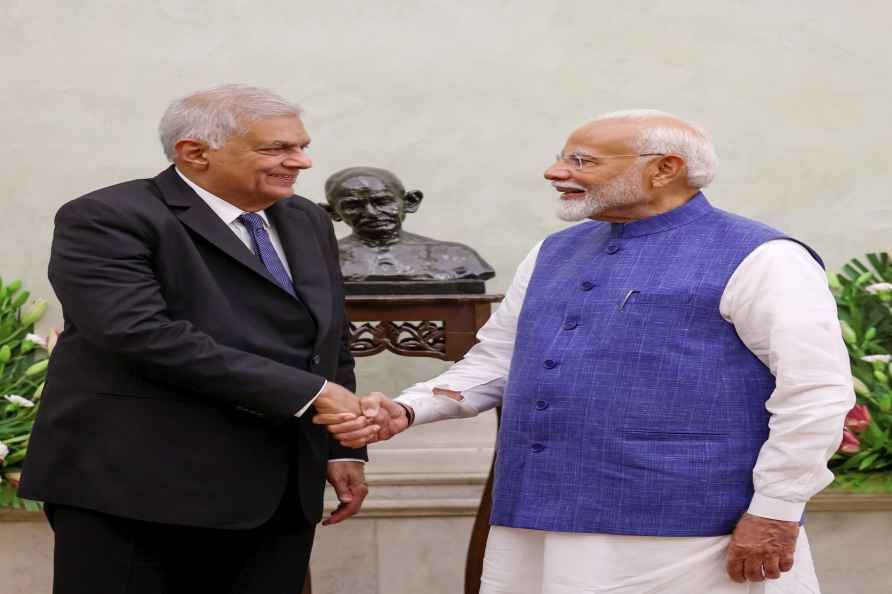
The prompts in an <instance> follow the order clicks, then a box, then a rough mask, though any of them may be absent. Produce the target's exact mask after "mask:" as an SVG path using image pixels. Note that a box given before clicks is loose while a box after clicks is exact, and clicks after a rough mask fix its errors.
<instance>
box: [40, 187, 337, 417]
mask: <svg viewBox="0 0 892 594" xmlns="http://www.w3.org/2000/svg"><path fill="white" fill-rule="evenodd" d="M159 240H160V238H159V235H158V232H157V229H156V228H155V227H154V226H153V225H152V224H150V223H149V222H147V221H145V220H144V219H142V218H141V217H140V216H137V215H136V214H135V213H133V212H125V211H124V209H119V208H115V207H113V206H112V205H109V204H107V203H105V202H102V201H99V200H95V199H91V198H80V199H78V200H75V201H72V202H70V203H68V204H67V205H65V206H63V207H62V208H61V209H60V210H59V212H58V214H57V215H56V227H55V232H54V235H53V247H52V252H51V256H50V267H49V277H50V282H51V283H52V285H53V289H54V290H55V292H56V295H57V296H58V298H59V300H60V301H61V303H62V307H63V309H64V311H65V316H66V318H67V319H68V320H69V321H70V323H71V324H72V325H73V326H74V327H75V328H76V331H77V332H78V333H80V334H81V335H83V336H84V338H85V339H86V340H88V341H89V342H92V343H93V344H95V345H96V346H98V347H99V348H102V349H104V350H107V351H109V352H112V353H115V355H117V356H120V357H124V358H125V359H126V360H127V361H128V363H129V364H130V365H132V366H133V368H134V371H135V372H138V373H141V374H144V375H150V376H151V377H153V378H154V379H156V381H158V382H159V383H164V384H168V385H171V386H172V387H175V388H177V389H178V390H181V391H183V392H184V393H192V394H196V395H199V396H202V397H205V398H207V399H209V400H213V401H218V402H220V403H222V404H228V405H231V406H234V407H237V408H242V409H247V410H249V411H251V412H254V413H257V414H259V415H262V416H263V417H266V418H267V419H268V420H270V421H272V422H284V421H286V420H287V419H290V418H291V417H292V416H293V415H294V413H295V412H297V411H298V410H300V409H301V408H302V407H303V406H304V405H306V404H307V403H308V402H309V401H310V400H311V399H312V398H313V396H314V395H315V394H316V393H317V392H318V391H319V388H320V387H321V386H322V384H323V382H324V379H323V378H322V377H320V376H317V375H314V374H311V373H308V372H306V371H303V370H300V369H296V368H293V367H290V366H287V365H283V364H281V363H278V362H276V361H273V360H271V359H268V358H266V357H261V356H259V355H255V354H253V353H249V352H246V351H241V350H238V349H234V348H231V347H227V346H224V345H221V344H218V343H217V342H215V341H214V340H213V339H212V338H211V337H210V336H209V335H207V334H206V333H204V332H202V331H201V330H200V329H198V328H197V327H195V326H194V325H193V324H192V323H191V322H189V321H187V320H175V319H171V317H170V316H169V314H168V307H167V304H166V302H165V299H164V295H163V292H162V287H161V285H160V283H159V281H158V278H157V275H156V274H155V271H154V267H153V251H154V250H153V247H152V246H153V245H156V244H157V242H158V241H159Z"/></svg>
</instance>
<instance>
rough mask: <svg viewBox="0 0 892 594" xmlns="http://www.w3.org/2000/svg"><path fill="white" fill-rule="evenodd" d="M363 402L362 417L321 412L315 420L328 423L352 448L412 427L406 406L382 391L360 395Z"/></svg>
mask: <svg viewBox="0 0 892 594" xmlns="http://www.w3.org/2000/svg"><path fill="white" fill-rule="evenodd" d="M360 401H361V403H362V416H360V417H358V418H356V417H353V418H346V419H345V418H343V417H342V416H340V415H337V414H318V415H316V416H315V417H313V422H314V423H316V424H318V425H326V426H327V429H328V431H329V432H330V433H331V434H332V435H334V437H335V439H337V440H338V441H339V442H340V443H341V445H344V446H346V447H349V448H358V447H362V446H364V445H367V444H370V443H374V442H376V441H384V440H386V439H390V438H391V437H393V436H394V435H397V434H398V433H402V432H403V431H405V430H406V429H407V428H408V427H409V417H408V415H407V414H406V409H405V408H403V407H402V406H401V405H399V404H397V403H396V402H394V401H393V400H391V399H390V398H388V397H387V396H385V395H384V394H382V393H381V392H372V393H370V394H369V395H368V396H363V397H362V398H360ZM320 412H321V411H320Z"/></svg>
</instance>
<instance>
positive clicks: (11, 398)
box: [4, 394, 34, 408]
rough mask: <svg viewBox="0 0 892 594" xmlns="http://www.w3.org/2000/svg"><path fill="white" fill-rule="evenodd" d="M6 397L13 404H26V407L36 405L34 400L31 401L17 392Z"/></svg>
mask: <svg viewBox="0 0 892 594" xmlns="http://www.w3.org/2000/svg"><path fill="white" fill-rule="evenodd" d="M4 398H6V400H8V401H9V402H11V403H12V404H15V405H16V406H24V407H25V408H31V407H32V406H34V403H33V402H31V401H30V400H28V399H27V398H22V397H21V396H19V395H17V394H8V395H6V396H4Z"/></svg>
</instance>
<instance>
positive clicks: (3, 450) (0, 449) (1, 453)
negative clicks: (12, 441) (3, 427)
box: [0, 441, 9, 462]
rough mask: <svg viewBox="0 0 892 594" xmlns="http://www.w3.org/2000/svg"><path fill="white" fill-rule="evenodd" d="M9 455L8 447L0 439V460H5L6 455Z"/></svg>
mask: <svg viewBox="0 0 892 594" xmlns="http://www.w3.org/2000/svg"><path fill="white" fill-rule="evenodd" d="M8 455H9V448H8V447H7V446H6V444H5V443H3V442H2V441H0V462H3V461H4V460H6V457H7V456H8Z"/></svg>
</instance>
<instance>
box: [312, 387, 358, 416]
mask: <svg viewBox="0 0 892 594" xmlns="http://www.w3.org/2000/svg"><path fill="white" fill-rule="evenodd" d="M313 407H315V409H316V412H317V413H319V414H318V415H317V417H318V416H322V415H325V416H326V417H327V418H337V419H342V420H344V421H347V420H350V419H356V418H358V417H362V409H361V407H360V403H359V398H357V397H356V395H355V394H353V392H351V391H350V390H348V389H347V388H345V387H344V386H341V385H340V384H336V383H334V382H327V383H326V384H325V387H324V388H323V389H322V392H320V393H319V396H317V397H316V400H314V401H313ZM314 420H315V418H314Z"/></svg>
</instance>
